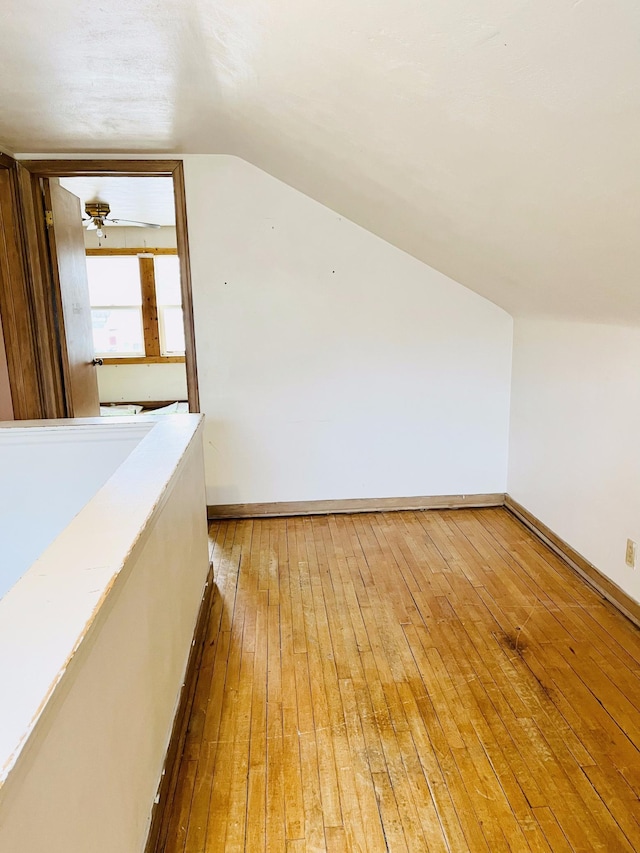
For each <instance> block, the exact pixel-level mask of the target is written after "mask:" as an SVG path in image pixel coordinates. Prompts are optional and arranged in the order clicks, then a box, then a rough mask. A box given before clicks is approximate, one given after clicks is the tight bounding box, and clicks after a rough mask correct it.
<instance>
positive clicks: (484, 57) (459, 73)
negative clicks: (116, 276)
mask: <svg viewBox="0 0 640 853" xmlns="http://www.w3.org/2000/svg"><path fill="white" fill-rule="evenodd" d="M35 20H37V21H38V26H37V28H36V27H35V26H34V23H33V22H34V21H35ZM639 33H640V6H639V5H638V4H637V3H636V2H635V0H611V2H608V3H606V4H605V3H602V2H596V0H593V2H591V0H584V2H582V3H575V2H574V0H560V2H558V0H541V2H537V3H526V2H522V3H519V4H514V3H513V2H512V0H459V2H456V3H455V4H452V3H450V2H447V0H433V2H431V3H429V4H428V7H426V6H425V4H422V3H418V2H414V0H402V2H401V3H400V4H398V3H392V2H391V0H373V2H371V0H353V2H350V3H349V4H344V3H338V2H337V0H329V2H328V3H325V4H322V5H318V4H317V3H314V2H312V0H300V2H299V3H297V4H295V5H292V4H288V3H284V2H283V0H250V2H248V3H246V4H243V6H242V7H241V8H240V7H238V4H236V3H234V2H232V0H222V2H221V3H217V4H215V5H213V6H212V5H211V4H208V3H204V2H203V0H159V2H151V0H143V2H141V3H138V4H136V6H135V8H134V9H132V8H131V6H130V5H128V4H126V3H124V2H123V0H114V2H113V3H112V4H110V5H109V7H108V8H106V9H104V10H103V9H99V8H97V7H95V6H94V7H91V8H86V9H78V7H77V4H74V3H72V2H71V0H62V2H61V3H59V4H56V6H55V7H51V6H48V5H46V4H44V3H42V2H40V0H27V2H25V3H23V4H21V6H20V7H19V9H17V10H15V11H12V13H11V16H8V21H7V23H6V25H5V26H3V28H2V32H1V33H0V54H1V55H2V56H3V64H4V67H5V73H4V74H3V75H2V79H1V80H0V104H1V105H2V108H3V110H2V111H3V131H2V134H3V135H2V138H1V139H0V146H1V145H4V146H5V147H6V148H7V149H8V150H12V151H30V152H47V153H51V152H64V153H72V152H85V153H87V152H92V151H100V152H113V153H118V152H122V153H123V154H124V153H131V152H139V153H142V152H153V153H155V154H157V153H160V152H162V153H163V154H170V153H180V154H190V153H198V154H216V153H222V152H224V153H228V154H233V155H236V156H239V157H241V158H243V159H245V160H247V161H249V162H251V163H253V164H254V165H257V166H258V167H260V168H262V169H264V170H265V171H267V172H269V173H270V174H272V175H274V176H275V177H277V178H279V179H280V180H282V181H284V182H285V183H287V184H289V185H291V186H293V187H295V188H296V189H299V190H301V191H303V192H305V193H306V194H307V195H309V196H311V197H312V198H314V199H316V200H318V201H320V202H322V203H323V204H326V205H327V206H328V207H330V208H332V209H334V210H336V211H337V212H339V213H340V214H342V215H344V216H345V217H347V218H349V219H351V220H353V221H354V222H356V223H358V224H360V225H362V226H363V227H365V228H367V229H368V230H370V231H372V232H373V233H375V234H377V235H379V236H381V237H383V238H384V239H386V240H388V241H389V242H391V243H393V244H395V245H397V246H399V247H400V248H402V249H404V250H406V251H407V252H409V253H410V254H412V255H414V256H415V257H417V258H419V259H420V260H422V261H424V262H426V263H428V264H429V265H430V266H432V267H435V268H436V269H438V270H440V271H441V272H443V273H445V274H447V275H448V276H450V277H452V278H454V279H456V280H457V281H459V282H461V283H462V284H464V285H466V286H467V287H469V288H471V289H473V290H475V291H477V292H478V293H480V294H482V295H483V296H486V297H487V298H488V299H490V300H492V301H494V302H496V303H497V304H498V305H500V306H501V307H503V308H505V309H506V310H508V311H509V312H511V313H513V314H516V315H519V314H551V315H556V316H562V317H569V318H575V319H584V320H596V321H602V322H614V323H618V322H620V323H640V288H637V286H636V271H637V269H638V268H639V267H640V240H638V239H637V234H638V233H640V164H639V161H638V156H637V151H638V141H639V139H640V109H638V106H639V103H638V102H639V100H640V94H639V93H640V52H639V51H638V50H637V41H638V35H639ZM98 45H99V47H100V50H99V51H97V50H96V49H97V47H98ZM97 54H99V55H100V56H106V57H108V62H107V63H105V62H102V61H101V62H99V63H96V61H95V57H96V55H97Z"/></svg>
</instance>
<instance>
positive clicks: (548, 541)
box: [504, 495, 640, 627]
mask: <svg viewBox="0 0 640 853" xmlns="http://www.w3.org/2000/svg"><path fill="white" fill-rule="evenodd" d="M504 505H505V507H506V509H508V510H509V512H510V513H511V514H512V515H514V516H515V517H516V518H517V519H518V520H519V521H520V522H521V523H522V524H524V526H525V527H526V528H527V529H528V530H530V531H531V532H532V533H534V534H535V535H536V536H537V537H538V539H540V541H541V542H543V543H544V544H545V545H546V546H547V547H548V548H550V549H551V550H552V551H553V552H554V554H556V555H557V556H558V557H560V558H561V559H562V560H564V562H565V563H566V564H567V565H568V566H569V567H570V568H571V569H573V570H574V571H575V572H577V573H578V574H579V575H580V576H581V577H582V578H583V579H584V580H585V581H586V582H587V583H588V584H589V585H590V586H592V587H593V588H594V589H595V590H596V591H597V592H599V593H600V595H602V596H604V598H606V599H607V601H609V602H611V604H613V605H614V606H615V607H616V608H617V609H618V610H619V611H620V612H621V613H623V614H624V615H625V616H626V617H627V618H628V619H630V620H631V621H632V622H633V623H634V624H635V625H637V626H638V627H640V604H639V603H638V602H637V601H636V600H635V599H633V598H631V596H630V595H627V593H626V592H625V591H624V590H623V589H621V588H620V587H619V586H618V585H617V584H616V583H614V582H613V581H612V580H610V579H609V578H608V577H607V576H606V575H604V574H603V573H602V572H601V571H600V569H597V568H596V567H595V566H594V565H593V563H590V562H589V561H588V560H587V559H585V557H583V556H582V554H580V553H578V551H576V550H575V548H572V547H571V545H569V544H568V543H567V542H565V541H564V539H561V538H560V537H559V536H558V534H557V533H554V532H553V530H551V528H549V527H547V525H546V524H544V522H542V521H540V519H539V518H536V516H535V515H533V513H531V512H529V510H528V509H525V507H523V506H522V504H519V503H518V502H517V501H516V500H514V499H513V498H512V497H511V496H510V495H505V501H504Z"/></svg>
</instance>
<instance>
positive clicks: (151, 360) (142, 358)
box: [100, 355, 185, 365]
mask: <svg viewBox="0 0 640 853" xmlns="http://www.w3.org/2000/svg"><path fill="white" fill-rule="evenodd" d="M100 358H102V363H103V364H116V365H117V364H184V363H185V357H184V356H183V355H139V356H136V355H131V356H129V355H125V356H121V357H120V358H118V357H114V358H109V357H107V356H104V355H103V356H100Z"/></svg>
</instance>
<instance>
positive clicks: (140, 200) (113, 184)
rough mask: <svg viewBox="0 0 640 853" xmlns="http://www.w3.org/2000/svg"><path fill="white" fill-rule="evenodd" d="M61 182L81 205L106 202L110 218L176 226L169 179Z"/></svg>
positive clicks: (87, 179) (95, 178)
mask: <svg viewBox="0 0 640 853" xmlns="http://www.w3.org/2000/svg"><path fill="white" fill-rule="evenodd" d="M60 183H61V184H62V186H63V187H66V188H67V189H68V190H70V191H71V192H72V193H73V194H74V195H77V196H78V198H79V199H80V202H81V204H82V211H83V214H84V206H85V203H86V202H88V201H103V202H107V203H108V204H109V207H110V208H111V212H110V213H109V216H110V217H112V218H113V219H133V220H138V221H140V220H141V221H142V222H149V223H151V224H155V225H175V207H174V200H173V179H172V178H126V177H122V178H119V177H115V178H114V177H99V176H97V177H91V178H61V179H60Z"/></svg>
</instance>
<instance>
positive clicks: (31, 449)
mask: <svg viewBox="0 0 640 853" xmlns="http://www.w3.org/2000/svg"><path fill="white" fill-rule="evenodd" d="M152 426H153V424H145V423H140V424H135V425H125V424H117V425H116V428H115V429H110V430H105V429H104V428H102V429H100V428H99V427H95V428H91V427H84V428H83V429H82V431H79V429H78V428H76V429H72V428H66V429H65V428H64V427H59V428H57V429H54V428H51V429H49V430H47V431H46V432H45V431H44V430H35V429H31V428H25V429H20V428H12V429H2V430H0V471H2V477H1V478H0V483H1V485H0V542H1V543H2V557H1V559H0V598H2V596H3V595H4V594H5V593H6V592H7V590H8V589H10V587H12V586H13V584H14V583H15V582H16V581H17V580H19V578H20V577H21V576H22V574H23V573H24V572H25V571H26V570H27V569H28V568H29V566H30V565H31V564H32V563H33V561H34V560H35V559H36V558H37V557H39V556H40V554H41V553H42V552H43V551H44V549H45V548H46V547H47V546H48V545H49V544H50V543H51V542H53V540H54V539H55V538H56V536H58V534H59V533H60V532H61V531H62V530H63V529H64V528H65V527H66V526H67V525H68V524H69V522H70V521H71V519H72V518H74V516H76V515H77V514H78V512H79V511H80V510H81V509H82V507H83V506H84V505H85V504H86V503H87V501H89V500H90V499H91V498H92V497H93V495H94V494H95V493H96V492H97V491H98V489H100V488H101V487H102V486H103V485H104V484H105V483H106V481H107V480H108V479H109V477H110V476H111V475H112V474H113V472H114V471H115V470H116V468H117V467H118V465H120V464H121V462H122V461H123V460H124V459H126V457H127V456H128V455H129V454H130V453H131V451H132V450H133V448H134V447H136V445H137V444H138V443H139V442H140V441H141V439H142V438H144V436H145V435H146V434H147V433H148V432H149V430H150V429H151V428H152ZM43 507H44V508H45V509H44V511H43Z"/></svg>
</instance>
